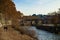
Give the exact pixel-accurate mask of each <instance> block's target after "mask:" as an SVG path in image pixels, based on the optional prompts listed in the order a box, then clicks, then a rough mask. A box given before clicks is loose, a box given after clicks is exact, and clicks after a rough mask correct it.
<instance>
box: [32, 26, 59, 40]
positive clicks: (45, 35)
mask: <svg viewBox="0 0 60 40" xmlns="http://www.w3.org/2000/svg"><path fill="white" fill-rule="evenodd" d="M32 29H36V28H35V27H32ZM36 32H37V35H38V39H39V40H60V35H58V34H54V33H50V32H47V31H43V30H40V29H36Z"/></svg>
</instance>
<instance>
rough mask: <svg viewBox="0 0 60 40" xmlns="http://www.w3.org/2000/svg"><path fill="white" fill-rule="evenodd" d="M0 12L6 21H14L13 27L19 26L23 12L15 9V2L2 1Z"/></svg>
mask: <svg viewBox="0 0 60 40" xmlns="http://www.w3.org/2000/svg"><path fill="white" fill-rule="evenodd" d="M0 12H1V13H2V14H3V16H4V18H5V19H6V20H12V25H13V26H18V25H19V21H18V19H19V18H20V17H21V12H18V11H17V10H16V8H15V4H14V2H12V1H11V0H0Z"/></svg>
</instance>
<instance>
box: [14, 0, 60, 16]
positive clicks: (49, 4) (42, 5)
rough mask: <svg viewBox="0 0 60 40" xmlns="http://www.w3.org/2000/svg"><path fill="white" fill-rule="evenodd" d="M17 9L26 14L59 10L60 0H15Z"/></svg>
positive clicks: (44, 13)
mask: <svg viewBox="0 0 60 40" xmlns="http://www.w3.org/2000/svg"><path fill="white" fill-rule="evenodd" d="M13 1H14V3H15V5H16V9H17V10H18V11H20V12H22V13H23V14H24V15H32V14H37V15H38V14H43V15H46V14H48V13H50V12H54V11H57V10H58V8H60V0H13Z"/></svg>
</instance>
